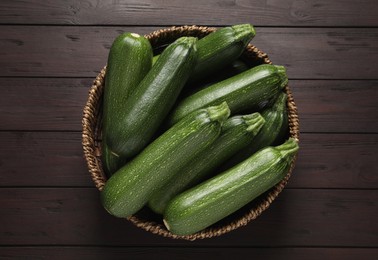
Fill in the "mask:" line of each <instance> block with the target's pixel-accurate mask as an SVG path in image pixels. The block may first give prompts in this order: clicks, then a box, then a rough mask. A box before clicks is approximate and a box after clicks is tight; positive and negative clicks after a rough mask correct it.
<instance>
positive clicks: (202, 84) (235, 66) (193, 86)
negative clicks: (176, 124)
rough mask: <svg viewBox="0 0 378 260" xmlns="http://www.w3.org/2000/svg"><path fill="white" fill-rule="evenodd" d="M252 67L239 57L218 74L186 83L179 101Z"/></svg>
mask: <svg viewBox="0 0 378 260" xmlns="http://www.w3.org/2000/svg"><path fill="white" fill-rule="evenodd" d="M248 69H250V68H249V67H248V65H247V64H246V63H245V62H243V61H242V60H240V59H238V60H235V61H233V62H231V63H230V64H228V65H227V66H226V67H224V68H223V69H221V70H220V71H219V72H218V73H217V74H213V75H210V76H209V77H207V78H204V79H202V80H201V81H199V82H191V83H188V84H186V85H185V87H184V88H183V90H182V91H181V93H180V96H179V98H178V100H177V102H180V101H181V100H183V99H184V98H187V97H188V96H190V95H193V94H194V93H196V92H198V91H200V90H202V89H205V88H207V87H208V86H211V85H213V84H215V83H218V82H220V81H222V80H225V79H228V78H231V77H233V76H235V75H238V74H240V73H242V72H244V71H247V70H248Z"/></svg>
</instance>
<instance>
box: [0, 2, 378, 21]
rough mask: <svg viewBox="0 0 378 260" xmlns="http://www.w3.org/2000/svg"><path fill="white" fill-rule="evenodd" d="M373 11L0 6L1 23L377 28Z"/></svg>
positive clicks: (266, 6)
mask: <svg viewBox="0 0 378 260" xmlns="http://www.w3.org/2000/svg"><path fill="white" fill-rule="evenodd" d="M377 13H378V7H377V5H376V4H375V2H374V1H369V0H363V1H358V2H356V1H353V0H334V1H324V0H317V1H297V0H285V1H282V0H281V1H228V0H223V1H217V0H210V1H201V0H194V1H183V0H174V1H172V0H171V1H163V0H158V1H150V0H143V1H111V0H103V1H101V2H98V1H95V0H87V1H58V2H57V1H53V0H48V1H46V0H28V1H15V0H2V1H1V2H0V23H3V24H96V25H100V24H101V25H105V24H106V25H111V24H133V25H149V24H156V25H172V24H211V25H222V24H236V23H246V22H249V23H252V24H256V25H269V26H377V25H378V21H377V19H376V14H377ZM209 14H211V15H209Z"/></svg>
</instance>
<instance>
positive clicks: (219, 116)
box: [207, 102, 231, 123]
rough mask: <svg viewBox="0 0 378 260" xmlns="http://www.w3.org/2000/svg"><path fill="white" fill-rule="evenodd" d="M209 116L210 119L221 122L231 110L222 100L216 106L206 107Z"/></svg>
mask: <svg viewBox="0 0 378 260" xmlns="http://www.w3.org/2000/svg"><path fill="white" fill-rule="evenodd" d="M207 112H208V114H209V118H210V120H211V121H218V122H220V123H223V122H224V121H226V120H227V118H228V117H229V116H230V114H231V111H230V108H229V107H228V105H227V102H222V103H221V104H220V105H218V106H211V107H208V108H207Z"/></svg>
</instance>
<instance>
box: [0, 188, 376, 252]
mask: <svg viewBox="0 0 378 260" xmlns="http://www.w3.org/2000/svg"><path fill="white" fill-rule="evenodd" d="M377 200H378V191H377V190H365V191H360V190H322V189H320V190H312V189H305V190H302V189H294V190H293V189H287V190H285V191H284V192H283V193H282V194H281V195H280V196H279V197H278V198H277V200H276V201H275V202H274V203H273V204H272V205H271V207H270V209H269V210H267V211H266V212H264V213H263V215H262V216H260V217H259V218H258V219H256V220H255V221H253V222H252V223H250V224H249V225H247V226H246V227H243V228H240V229H238V230H235V231H233V232H231V233H228V234H226V235H223V236H221V237H218V238H213V239H207V240H200V241H194V242H187V241H181V240H180V241H178V240H172V239H167V238H163V237H160V236H157V235H153V234H152V233H149V232H146V231H144V230H141V229H138V228H136V227H135V226H133V225H132V224H131V223H129V222H127V221H126V220H124V219H118V218H115V217H113V216H111V215H109V214H108V213H106V211H105V210H104V209H103V208H102V206H101V205H100V200H99V192H98V191H97V190H96V189H94V188H23V189H12V188H10V189H8V188H1V189H0V204H1V208H0V221H1V223H2V228H1V236H0V244H2V245H57V244H58V245H103V246H106V245H108V246H110V245H112V246H126V245H127V246H149V245H154V246H157V245H159V246H176V245H190V246H196V247H198V246H218V247H219V246H241V247H252V246H253V247H256V246H259V247H267V246H270V247H277V246H285V247H297V246H301V247H302V246H304V247H306V246H316V247H377V246H378V227H377V225H375V219H376V218H374V217H373V216H377V214H378V212H377ZM361 213H363V214H361Z"/></svg>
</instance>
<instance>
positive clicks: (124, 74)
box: [102, 33, 153, 174]
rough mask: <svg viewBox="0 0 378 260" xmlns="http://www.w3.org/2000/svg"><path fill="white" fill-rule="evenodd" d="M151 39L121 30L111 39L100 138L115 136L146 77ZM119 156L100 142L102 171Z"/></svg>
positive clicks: (108, 168) (112, 168) (110, 165)
mask: <svg viewBox="0 0 378 260" xmlns="http://www.w3.org/2000/svg"><path fill="white" fill-rule="evenodd" d="M152 56H153V52H152V47H151V44H150V42H149V41H148V40H147V39H146V38H144V37H142V36H140V35H139V34H136V33H123V34H121V35H119V36H118V37H117V38H116V39H115V40H114V42H113V44H112V46H111V48H110V51H109V55H108V63H107V68H106V77H105V88H104V100H103V121H102V139H103V140H106V136H107V135H114V134H115V133H114V132H113V131H114V130H115V128H117V127H119V126H118V122H119V121H120V120H121V119H122V118H123V113H124V111H125V109H126V104H127V99H128V97H129V95H130V93H131V92H132V91H133V90H134V89H135V87H137V85H138V84H139V83H140V82H141V80H142V79H143V78H144V77H145V76H146V74H147V73H148V71H149V70H150V69H151V66H152ZM118 160H119V157H118V156H116V155H114V154H113V153H112V152H111V151H110V149H109V147H108V146H107V145H106V143H105V141H103V142H102V162H103V168H104V171H105V172H106V173H107V174H111V173H112V172H113V171H114V169H115V168H114V167H115V165H117V164H118V163H119V162H118Z"/></svg>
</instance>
